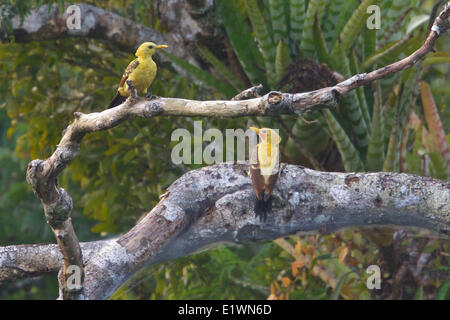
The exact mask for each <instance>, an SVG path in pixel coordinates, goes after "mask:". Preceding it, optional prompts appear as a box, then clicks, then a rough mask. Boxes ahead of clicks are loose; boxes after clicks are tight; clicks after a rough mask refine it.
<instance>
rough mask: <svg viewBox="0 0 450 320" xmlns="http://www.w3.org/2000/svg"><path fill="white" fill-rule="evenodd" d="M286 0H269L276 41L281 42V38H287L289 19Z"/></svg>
mask: <svg viewBox="0 0 450 320" xmlns="http://www.w3.org/2000/svg"><path fill="white" fill-rule="evenodd" d="M284 2H285V1H284V0H269V8H270V19H271V21H272V29H273V40H274V43H279V41H280V40H284V41H286V40H287V28H286V25H287V21H286V15H285V10H284Z"/></svg>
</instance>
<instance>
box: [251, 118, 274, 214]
mask: <svg viewBox="0 0 450 320" xmlns="http://www.w3.org/2000/svg"><path fill="white" fill-rule="evenodd" d="M250 129H252V130H254V131H256V133H257V134H258V136H259V138H260V141H261V142H260V143H258V145H257V146H256V147H255V148H254V150H253V151H252V153H251V155H250V176H251V178H252V183H253V190H254V191H255V194H256V202H255V208H254V210H255V215H256V217H259V218H260V220H262V221H264V220H266V218H267V213H269V212H270V211H271V210H272V196H271V195H272V190H273V188H274V186H275V183H276V181H277V179H278V176H279V174H280V156H279V153H280V152H279V144H280V141H281V138H280V136H279V135H278V134H277V133H276V132H275V131H274V130H272V129H269V128H262V129H258V128H255V127H250Z"/></svg>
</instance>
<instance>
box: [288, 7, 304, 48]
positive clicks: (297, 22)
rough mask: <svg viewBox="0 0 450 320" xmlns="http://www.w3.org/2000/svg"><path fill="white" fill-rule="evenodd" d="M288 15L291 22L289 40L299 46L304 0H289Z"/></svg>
mask: <svg viewBox="0 0 450 320" xmlns="http://www.w3.org/2000/svg"><path fill="white" fill-rule="evenodd" d="M289 14H290V20H291V30H290V37H291V40H292V41H293V42H294V43H295V42H296V43H297V44H300V42H301V36H302V29H303V24H304V23H305V16H306V0H290V1H289Z"/></svg>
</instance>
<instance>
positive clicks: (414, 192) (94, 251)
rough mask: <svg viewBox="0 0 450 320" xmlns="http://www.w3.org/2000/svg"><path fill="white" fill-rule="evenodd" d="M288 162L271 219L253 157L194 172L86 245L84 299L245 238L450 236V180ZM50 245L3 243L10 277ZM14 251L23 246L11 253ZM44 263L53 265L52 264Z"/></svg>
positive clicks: (0, 253)
mask: <svg viewBox="0 0 450 320" xmlns="http://www.w3.org/2000/svg"><path fill="white" fill-rule="evenodd" d="M282 167H283V170H282V173H281V176H280V179H279V182H278V183H277V185H276V188H275V190H274V202H273V211H272V213H271V215H270V216H269V217H268V221H267V222H265V223H262V222H260V221H259V220H258V219H255V217H254V212H253V204H254V200H255V198H254V194H253V191H252V184H251V179H250V177H249V176H248V174H247V172H248V169H249V167H248V164H247V163H222V164H219V165H215V166H211V167H205V168H202V169H198V170H193V171H190V172H188V173H186V174H185V175H183V176H182V177H180V178H179V179H178V180H176V181H175V182H174V183H173V184H172V185H171V186H170V187H169V188H168V190H167V192H166V193H165V194H164V195H163V196H162V197H161V201H160V202H159V203H158V204H157V205H156V206H155V207H154V208H153V210H152V211H151V212H150V213H149V214H148V215H147V216H146V217H145V218H144V219H142V220H141V221H140V222H139V223H138V224H137V225H136V226H135V227H134V228H133V229H131V230H130V231H129V232H127V233H126V234H124V235H123V236H121V237H120V238H118V239H112V240H107V241H105V242H102V243H101V247H99V245H100V243H98V244H96V245H97V246H96V247H89V246H88V244H85V245H83V246H82V247H83V254H84V255H89V257H88V258H86V257H85V258H84V260H85V262H86V266H85V274H86V276H85V283H84V295H83V296H82V298H86V299H105V298H108V297H109V296H110V295H111V294H112V293H113V292H114V291H115V290H116V289H117V288H118V287H119V286H120V285H121V284H123V283H124V282H125V281H126V280H127V279H129V277H130V276H131V275H133V274H134V273H135V272H136V271H137V270H139V269H140V268H142V267H143V266H145V265H149V264H154V263H159V262H162V261H166V260H171V259H174V258H176V257H180V256H186V255H189V254H191V253H193V252H196V251H199V250H202V249H204V248H209V247H211V246H214V245H217V244H220V243H223V242H228V243H235V244H242V243H246V242H251V241H259V240H271V239H276V238H279V237H283V236H287V235H290V234H295V233H297V232H320V233H331V232H334V231H336V230H338V229H341V228H345V227H354V226H379V225H401V226H416V227H421V228H428V229H430V230H434V231H436V232H438V233H440V234H441V235H443V236H445V237H447V236H448V235H449V234H450V217H449V215H448V212H450V182H449V181H447V182H444V181H440V180H436V179H431V178H426V177H420V176H414V175H407V174H400V173H356V174H355V173H328V172H320V171H314V170H310V169H305V168H302V167H299V166H293V165H284V164H283V165H282ZM50 246H52V247H51V248H52V249H53V254H52V255H51V256H55V255H56V251H55V246H54V245H50ZM50 246H49V248H48V249H47V250H44V249H43V248H42V247H39V246H36V248H39V249H36V250H35V251H34V248H35V247H34V246H27V247H25V248H26V250H25V249H22V247H19V249H15V250H13V248H11V247H6V249H5V248H0V257H2V258H0V275H1V274H3V275H4V277H6V276H5V275H7V270H9V274H11V273H13V271H12V270H11V269H12V268H11V264H10V263H11V262H13V263H14V261H16V260H15V259H19V261H16V263H17V266H18V267H19V268H21V269H25V268H24V267H23V266H24V265H25V264H24V262H23V260H24V261H36V259H37V258H38V257H39V256H47V257H48V252H49V251H48V250H50ZM85 248H86V249H85ZM13 251H17V252H16V253H15V254H14V255H12V254H7V253H8V252H9V253H11V252H13ZM33 251H34V252H33ZM5 252H7V253H5ZM30 252H33V253H30ZM27 256H28V259H27V258H24V257H27ZM8 257H14V258H13V259H12V258H8ZM20 259H22V260H20ZM55 259H56V257H54V258H53V263H55ZM11 260H12V261H11ZM21 261H22V262H21ZM18 262H20V263H18ZM39 266H40V267H39V268H41V269H40V270H42V269H43V268H45V267H44V266H45V264H39ZM50 266H53V268H55V267H56V265H55V264H50ZM27 270H30V269H27ZM53 270H54V269H53ZM34 271H36V269H35V270H34ZM29 274H33V273H32V272H30V271H29V273H28V275H29Z"/></svg>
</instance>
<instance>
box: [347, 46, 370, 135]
mask: <svg viewBox="0 0 450 320" xmlns="http://www.w3.org/2000/svg"><path fill="white" fill-rule="evenodd" d="M350 70H351V71H352V72H353V74H360V73H361V70H360V69H359V61H358V57H357V56H356V53H355V50H351V52H350ZM356 96H357V97H358V104H359V108H360V109H361V111H362V114H363V117H364V121H365V122H366V124H367V126H368V127H370V115H369V107H368V106H367V100H366V96H365V94H364V88H363V87H359V88H356Z"/></svg>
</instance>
